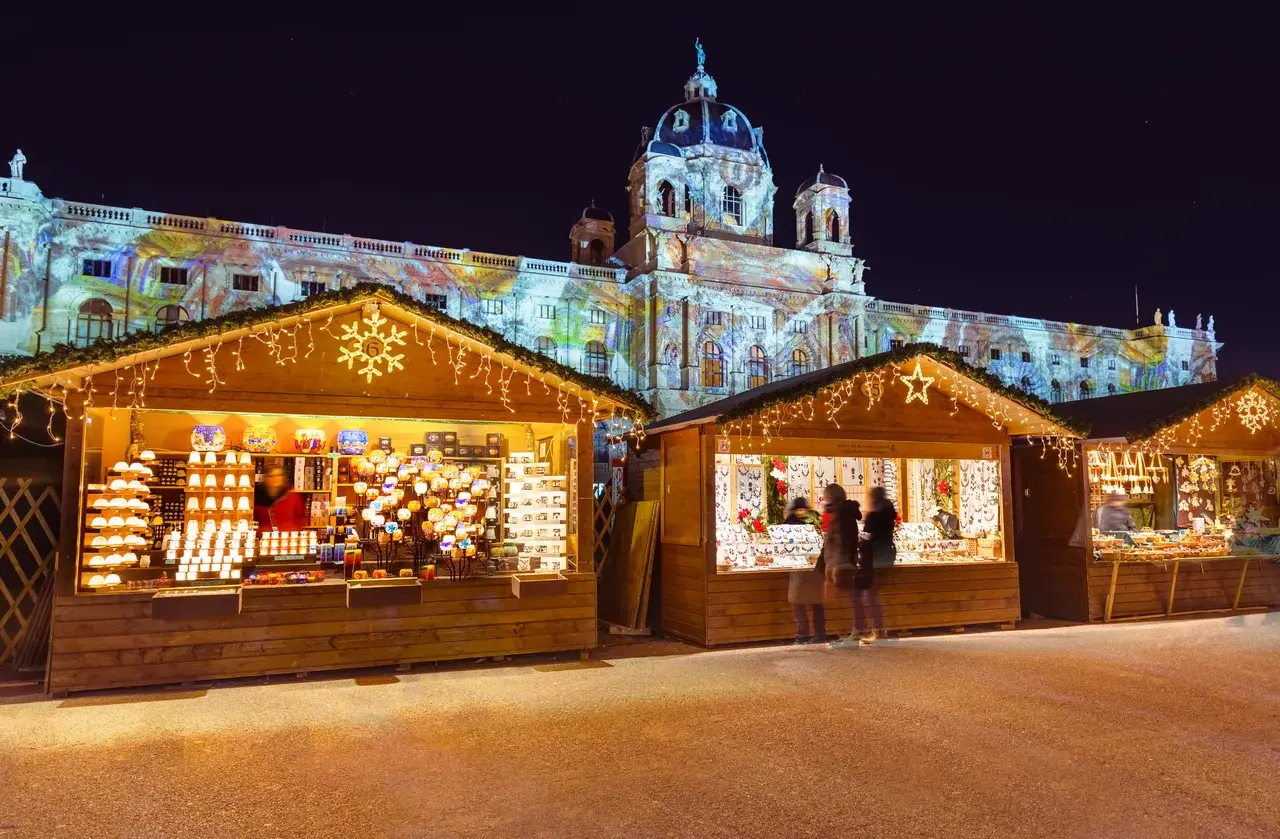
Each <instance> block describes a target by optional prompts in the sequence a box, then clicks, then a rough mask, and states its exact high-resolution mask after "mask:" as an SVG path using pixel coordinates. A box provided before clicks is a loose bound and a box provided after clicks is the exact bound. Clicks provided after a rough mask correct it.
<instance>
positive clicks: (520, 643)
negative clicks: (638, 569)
mask: <svg viewBox="0 0 1280 839" xmlns="http://www.w3.org/2000/svg"><path fill="white" fill-rule="evenodd" d="M566 578H567V582H566V584H565V590H564V593H563V594H558V595H553V596H541V597H539V596H534V597H529V596H522V597H516V596H515V595H514V594H513V593H512V586H511V579H510V578H509V577H485V578H478V579H473V580H463V581H460V582H450V581H447V580H435V581H432V582H429V583H425V584H423V588H422V602H421V603H419V604H417V605H408V606H386V607H377V608H348V607H347V587H346V584H345V583H344V582H343V581H341V580H338V581H332V582H326V583H315V584H308V585H293V586H284V585H282V586H246V587H245V588H244V590H243V606H242V610H241V612H240V614H238V615H230V616H224V617H218V618H201V619H192V620H185V621H184V620H155V619H153V618H152V617H151V601H152V597H154V594H155V593H154V592H137V593H124V594H102V595H81V596H59V597H58V598H57V600H56V603H55V607H56V608H55V609H54V621H53V641H52V649H51V654H50V675H49V691H50V692H53V693H63V692H68V691H79V690H92V689H96V688H120V687H131V686H137V685H156V684H167V683H172V682H186V681H194V680H207V679H229V678H239V677H245V676H261V675H267V674H272V673H299V672H306V671H312V670H335V669H341V668H346V667H370V666H376V665H386V664H403V663H408V662H423V661H446V660H450V659H459V658H478V657H483V656H498V655H516V654H520V653H545V652H554V651H561V650H587V649H591V648H592V647H594V646H595V645H596V578H595V575H594V574H567V575H566Z"/></svg>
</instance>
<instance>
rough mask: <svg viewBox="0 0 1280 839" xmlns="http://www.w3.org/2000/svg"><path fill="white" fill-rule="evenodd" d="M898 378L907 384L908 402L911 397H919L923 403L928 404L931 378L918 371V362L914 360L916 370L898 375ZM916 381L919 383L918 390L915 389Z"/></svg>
mask: <svg viewBox="0 0 1280 839" xmlns="http://www.w3.org/2000/svg"><path fill="white" fill-rule="evenodd" d="M898 378H899V379H901V380H902V383H903V384H904V385H906V386H907V398H906V400H905V401H906V402H908V403H910V402H911V401H912V400H913V399H919V400H920V401H921V402H923V403H924V404H926V405H928V404H929V385H931V384H933V378H932V377H931V376H926V375H924V374H923V373H921V372H920V362H918V361H917V362H916V370H915V372H914V373H912V374H911V375H910V376H899V377H898ZM917 382H918V383H919V385H920V389H919V390H916V383H917Z"/></svg>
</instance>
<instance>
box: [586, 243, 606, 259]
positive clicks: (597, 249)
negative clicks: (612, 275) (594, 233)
mask: <svg viewBox="0 0 1280 839" xmlns="http://www.w3.org/2000/svg"><path fill="white" fill-rule="evenodd" d="M587 261H589V262H590V263H591V264H592V265H603V264H604V242H602V241H600V240H599V239H592V240H591V244H590V245H589V246H588V247H587Z"/></svg>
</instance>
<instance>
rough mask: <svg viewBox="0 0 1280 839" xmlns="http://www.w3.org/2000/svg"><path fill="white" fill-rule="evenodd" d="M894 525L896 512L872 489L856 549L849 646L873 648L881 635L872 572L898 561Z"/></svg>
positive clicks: (878, 490)
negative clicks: (869, 503) (856, 560)
mask: <svg viewBox="0 0 1280 839" xmlns="http://www.w3.org/2000/svg"><path fill="white" fill-rule="evenodd" d="M897 524H898V510H897V508H895V507H894V506H893V502H892V501H890V500H889V495H888V493H886V492H885V490H884V487H872V488H871V509H870V510H869V511H868V512H867V520H866V522H865V524H864V525H863V531H862V540H861V542H860V544H859V546H858V547H859V549H858V568H857V572H856V574H855V576H854V585H853V591H852V593H851V599H852V601H853V633H852V634H851V635H850V636H849V643H850V644H855V645H856V644H874V643H875V642H876V639H877V638H878V637H879V636H880V635H881V633H882V632H883V631H884V615H883V613H882V611H881V608H880V589H879V588H878V587H877V586H876V571H875V570H876V568H889V567H891V566H892V565H893V563H894V561H895V560H897V558H898V551H897V548H895V547H894V544H893V531H894V528H895V527H897Z"/></svg>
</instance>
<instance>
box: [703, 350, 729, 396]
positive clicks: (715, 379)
mask: <svg viewBox="0 0 1280 839" xmlns="http://www.w3.org/2000/svg"><path fill="white" fill-rule="evenodd" d="M702 386H703V387H724V352H722V351H721V349H720V345H719V344H717V343H716V342H715V341H704V342H703V344H702Z"/></svg>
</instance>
